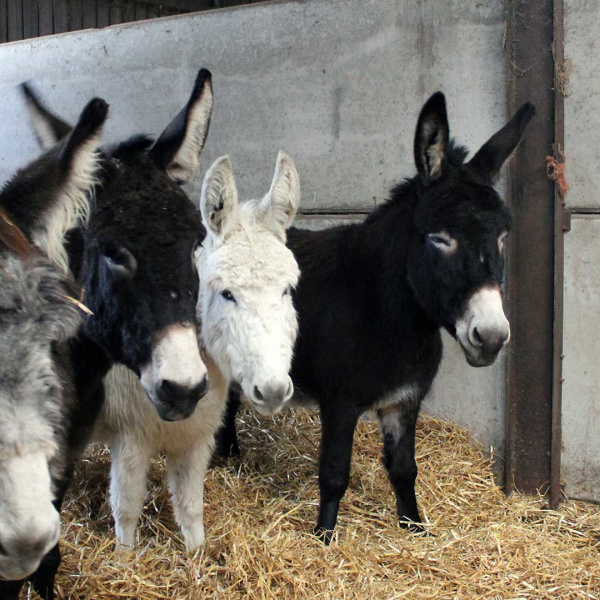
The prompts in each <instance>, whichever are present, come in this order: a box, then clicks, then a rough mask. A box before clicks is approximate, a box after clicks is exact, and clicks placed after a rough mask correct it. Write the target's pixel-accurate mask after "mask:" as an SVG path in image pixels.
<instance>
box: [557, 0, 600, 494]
mask: <svg viewBox="0 0 600 600" xmlns="http://www.w3.org/2000/svg"><path fill="white" fill-rule="evenodd" d="M599 28H600V4H599V3H598V2H597V0H566V2H565V57H566V58H567V59H569V60H570V61H572V63H571V64H572V70H571V72H570V82H569V86H568V93H569V95H568V97H567V98H566V99H565V151H566V154H567V169H566V174H567V179H568V182H569V184H570V186H571V189H570V191H569V193H568V194H567V197H566V201H567V205H568V206H569V207H570V208H574V207H579V208H581V207H583V208H584V209H587V210H591V211H593V212H594V213H596V214H588V215H575V216H574V217H573V220H572V228H571V231H570V232H569V233H568V234H567V235H566V237H565V254H566V256H565V288H564V289H565V313H564V318H565V322H564V330H565V337H564V354H565V360H564V364H563V377H564V379H565V382H564V386H563V419H562V420H563V446H564V452H563V455H562V475H563V477H564V479H565V482H566V493H567V494H568V495H570V496H573V497H577V498H585V499H590V500H596V501H600V434H599V433H600V369H599V368H598V365H599V361H600V302H599V299H600V192H599V189H600V188H599V183H600V182H599V178H598V173H599V168H598V160H597V145H598V132H599V131H600V79H599V78H598V64H600V44H598V39H597V37H598V36H597V31H598V29H599Z"/></svg>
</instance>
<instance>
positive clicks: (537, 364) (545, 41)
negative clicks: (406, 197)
mask: <svg viewBox="0 0 600 600" xmlns="http://www.w3.org/2000/svg"><path fill="white" fill-rule="evenodd" d="M506 10H507V20H506V58H507V73H508V107H509V112H510V113H511V114H512V113H514V112H515V110H516V109H517V108H518V107H519V106H520V105H521V104H522V103H523V102H526V101H528V100H531V101H532V102H533V103H534V104H535V107H536V111H537V116H536V118H535V119H533V120H532V122H531V123H530V125H529V127H528V129H527V132H526V135H525V138H524V140H523V142H522V144H521V145H520V146H519V148H518V149H517V152H516V157H515V160H514V161H513V162H512V163H511V168H510V202H511V207H512V211H513V215H514V230H513V233H512V234H511V239H510V243H509V256H508V273H509V276H508V310H509V314H510V321H511V328H512V334H513V338H512V342H511V350H510V352H509V360H508V387H507V390H508V397H507V411H506V414H507V429H506V488H507V492H508V493H510V492H512V491H514V490H520V491H523V492H526V493H535V492H536V491H537V490H542V491H544V492H546V491H547V489H548V485H549V483H550V479H551V457H552V409H553V402H552V397H553V394H552V393H553V374H554V352H553V350H554V316H555V306H554V301H555V297H554V289H555V254H554V250H555V248H554V246H555V235H554V231H555V228H554V225H555V205H554V200H555V198H554V184H553V183H552V182H551V181H550V180H549V179H548V177H547V174H546V159H545V157H546V156H547V155H551V154H552V153H553V144H554V137H555V102H554V57H553V42H554V13H553V10H554V2H553V0H507V5H506Z"/></svg>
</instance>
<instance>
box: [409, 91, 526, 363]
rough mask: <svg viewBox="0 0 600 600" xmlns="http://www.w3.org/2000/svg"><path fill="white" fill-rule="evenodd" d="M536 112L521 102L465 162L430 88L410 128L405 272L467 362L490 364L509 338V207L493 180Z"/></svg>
mask: <svg viewBox="0 0 600 600" xmlns="http://www.w3.org/2000/svg"><path fill="white" fill-rule="evenodd" d="M534 114H535V109H534V107H533V105H532V104H530V103H527V104H524V105H523V106H522V107H521V108H520V109H519V111H518V112H517V113H516V114H515V115H514V117H513V118H512V119H511V120H510V122H509V123H508V124H507V125H505V126H504V127H503V128H502V129H501V130H500V131H498V132H497V133H496V134H495V135H493V136H492V137H491V138H490V139H489V140H488V141H487V142H486V143H485V144H484V145H483V146H482V147H481V149H480V150H479V151H478V152H477V153H476V154H475V156H474V157H473V158H472V159H471V160H470V161H469V162H467V163H464V162H463V161H464V158H465V156H466V151H465V150H464V148H457V147H454V145H453V143H452V142H449V127H448V119H447V116H446V101H445V98H444V95H443V94H441V93H439V92H438V93H436V94H434V95H433V96H432V97H431V98H430V99H429V100H428V101H427V103H426V104H425V106H424V107H423V109H422V111H421V115H420V117H419V121H418V124H417V131H416V135H415V145H414V153H415V162H416V166H417V171H418V177H417V182H416V185H417V204H416V210H415V227H416V232H417V236H418V239H417V243H416V244H414V248H415V250H414V251H413V253H412V255H411V257H410V259H409V265H408V268H409V279H410V281H411V285H412V287H413V291H414V293H415V295H416V297H417V300H418V302H419V304H420V305H421V307H422V308H423V309H424V310H425V312H426V313H427V314H428V316H429V317H430V318H431V319H433V320H434V321H436V322H440V323H441V324H442V325H443V326H444V327H446V329H447V330H448V331H449V332H450V333H451V334H452V335H454V336H455V337H456V338H457V339H458V341H459V342H460V344H461V346H462V348H463V351H464V353H465V356H466V359H467V361H468V363H469V364H470V365H472V366H477V367H480V366H487V365H490V364H492V363H493V362H494V361H495V359H496V357H497V355H498V353H499V352H500V350H501V349H502V347H503V346H504V345H505V344H506V343H507V342H508V340H509V338H510V327H509V323H508V320H507V319H506V316H505V315H504V311H503V308H502V291H501V284H502V278H503V271H504V258H503V246H504V240H505V238H506V236H507V234H508V232H509V231H510V228H511V216H510V213H509V210H508V208H507V207H506V205H505V204H504V202H503V201H502V200H501V198H500V196H499V195H498V193H497V192H496V191H495V190H494V188H493V183H494V180H495V178H496V176H497V174H498V172H499V171H500V168H501V167H502V165H503V164H504V162H505V161H506V159H507V158H508V157H509V156H510V154H511V153H512V151H513V150H514V149H515V148H516V146H517V144H518V143H519V141H520V140H521V137H522V135H523V132H524V130H525V127H526V125H527V123H528V122H529V120H530V119H531V118H532V117H533V115H534Z"/></svg>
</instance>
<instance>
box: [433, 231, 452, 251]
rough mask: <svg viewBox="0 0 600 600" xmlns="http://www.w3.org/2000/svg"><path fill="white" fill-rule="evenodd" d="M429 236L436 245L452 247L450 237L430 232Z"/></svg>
mask: <svg viewBox="0 0 600 600" xmlns="http://www.w3.org/2000/svg"><path fill="white" fill-rule="evenodd" d="M427 237H428V238H429V240H430V241H431V242H433V243H434V244H435V245H436V246H447V247H448V248H450V246H451V245H452V244H451V241H450V240H449V239H448V238H446V237H443V236H441V235H438V234H435V233H430V234H429V235H428V236H427Z"/></svg>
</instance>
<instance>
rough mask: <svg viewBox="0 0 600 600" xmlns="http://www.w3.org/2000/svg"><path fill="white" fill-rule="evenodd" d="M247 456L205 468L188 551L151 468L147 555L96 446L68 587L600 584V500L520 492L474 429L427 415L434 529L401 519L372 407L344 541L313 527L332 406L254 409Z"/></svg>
mask: <svg viewBox="0 0 600 600" xmlns="http://www.w3.org/2000/svg"><path fill="white" fill-rule="evenodd" d="M241 417H242V420H241V423H240V434H241V435H240V437H241V442H242V444H243V458H242V460H232V461H230V462H229V463H228V464H217V465H216V466H215V467H214V468H212V469H211V470H210V471H209V474H208V476H207V481H206V509H205V525H206V533H207V546H206V548H205V549H204V550H203V551H199V552H198V553H197V554H196V555H195V556H191V557H188V556H187V555H186V553H185V550H184V546H183V543H182V540H181V538H180V536H179V532H178V529H177V526H176V524H175V521H174V519H173V515H172V512H171V507H170V502H169V499H168V494H167V493H165V491H164V489H163V485H162V481H163V465H162V461H161V460H157V461H156V462H155V463H154V465H153V468H152V473H151V483H150V493H149V496H148V502H147V505H146V507H145V510H144V515H143V518H142V522H141V527H140V529H139V542H138V548H137V551H136V552H135V553H133V554H132V555H122V554H119V553H117V552H115V544H114V537H113V532H112V529H111V518H110V509H109V506H108V503H107V500H106V488H107V480H108V467H109V457H108V453H107V452H106V450H103V449H100V448H97V447H96V448H92V449H91V450H90V451H89V452H88V454H87V455H86V458H85V460H84V462H83V463H82V464H81V466H80V468H79V470H78V473H77V476H76V480H75V482H74V485H73V488H72V492H71V494H70V495H69V497H68V499H67V502H66V505H65V511H64V521H65V525H64V529H63V555H64V562H63V565H62V567H61V571H60V576H59V578H58V580H57V588H58V597H59V598H69V599H77V600H92V599H93V600H105V599H119V598H131V599H135V600H154V599H157V598H159V599H162V598H168V599H184V600H188V599H189V600H196V599H200V598H203V599H206V600H210V599H213V598H219V599H227V600H229V599H231V600H235V599H242V598H244V599H249V600H255V599H256V600H258V599H261V600H267V599H271V598H273V599H274V598H277V599H288V598H289V599H298V598H310V599H313V598H318V599H332V600H333V599H335V600H341V599H346V598H347V599H350V598H352V599H367V598H369V599H377V600H392V599H394V600H395V599H397V598H409V599H425V598H427V599H428V600H430V599H433V598H435V599H446V598H447V599H461V598H497V599H499V598H502V599H517V598H519V599H520V598H535V599H544V598H552V599H557V598H560V599H571V598H599V599H600V560H599V558H600V552H599V551H600V511H599V509H598V507H597V506H594V505H591V504H585V503H580V502H568V501H567V502H565V503H564V504H563V506H562V507H561V509H560V511H558V512H552V511H549V510H546V509H545V502H544V500H543V499H541V498H524V497H513V498H506V497H505V496H504V495H503V493H502V491H501V490H500V489H499V488H498V487H497V486H496V485H495V483H494V479H493V475H492V469H491V460H490V457H489V456H487V455H486V454H485V453H484V452H482V450H481V449H480V448H477V447H476V446H475V445H473V444H472V442H471V439H470V437H469V434H468V432H467V431H465V430H463V429H461V428H459V427H456V426H454V425H452V424H450V423H447V422H443V421H440V420H436V419H433V418H429V417H423V418H421V420H420V423H419V428H418V441H417V461H418V464H419V467H420V473H419V479H418V498H419V502H420V506H421V509H422V513H423V515H424V518H425V519H426V521H427V522H428V523H429V525H428V529H429V530H430V531H431V532H432V533H433V534H434V536H435V537H433V536H432V537H422V536H419V535H414V534H410V533H407V532H406V531H405V530H403V529H401V528H400V527H399V526H398V525H397V523H396V518H395V510H394V499H393V494H392V491H391V488H390V486H389V483H388V481H387V478H386V474H385V470H384V468H383V466H382V464H381V460H380V453H381V449H380V440H379V432H378V430H377V425H376V424H375V423H373V422H361V424H360V426H359V429H358V431H357V434H356V438H355V449H354V458H353V468H352V477H351V483H350V489H349V490H348V493H347V494H346V497H345V498H344V500H343V502H342V508H341V510H340V517H339V526H338V530H337V534H336V536H335V538H334V541H333V542H332V545H331V546H330V547H329V548H326V547H324V546H323V545H322V544H321V543H320V542H319V541H317V540H316V539H314V538H313V537H312V536H311V535H310V533H309V532H310V530H311V529H312V527H313V525H314V522H315V519H316V513H317V499H318V484H317V456H318V440H319V423H318V416H317V415H315V414H314V413H308V412H296V413H294V412H291V411H288V412H287V413H286V414H285V415H284V416H281V417H277V418H275V419H274V420H261V421H257V420H256V418H255V417H254V416H253V415H252V414H250V413H241Z"/></svg>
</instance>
